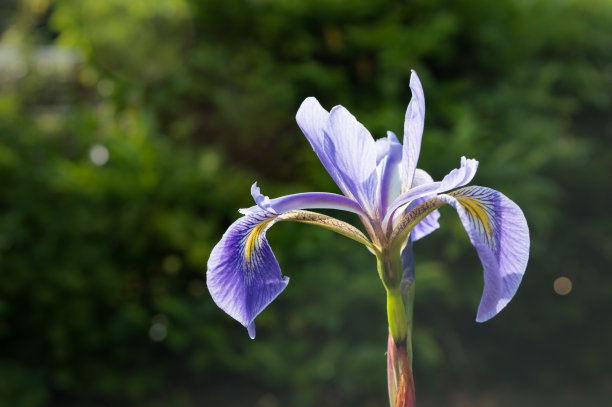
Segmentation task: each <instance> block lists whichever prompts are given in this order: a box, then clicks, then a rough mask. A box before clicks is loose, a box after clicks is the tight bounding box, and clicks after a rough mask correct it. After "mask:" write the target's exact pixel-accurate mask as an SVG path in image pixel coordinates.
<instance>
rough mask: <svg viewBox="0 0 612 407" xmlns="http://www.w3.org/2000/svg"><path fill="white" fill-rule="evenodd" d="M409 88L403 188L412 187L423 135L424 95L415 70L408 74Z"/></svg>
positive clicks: (403, 158)
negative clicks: (410, 96) (410, 92)
mask: <svg viewBox="0 0 612 407" xmlns="http://www.w3.org/2000/svg"><path fill="white" fill-rule="evenodd" d="M410 90H411V91H412V99H411V100H410V103H409V104H408V109H407V110H406V119H405V120H404V150H403V157H402V168H403V170H402V173H403V174H402V175H403V176H402V181H403V188H402V189H403V190H404V191H406V190H407V189H409V188H411V187H412V180H413V178H414V172H415V170H416V167H417V162H418V161H419V153H420V152H421V138H422V137H423V126H424V122H425V95H424V93H423V87H422V86H421V81H420V80H419V77H418V76H417V74H416V72H415V71H412V74H411V75H410Z"/></svg>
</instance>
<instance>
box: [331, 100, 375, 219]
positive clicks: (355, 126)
mask: <svg viewBox="0 0 612 407" xmlns="http://www.w3.org/2000/svg"><path fill="white" fill-rule="evenodd" d="M324 149H325V154H326V155H327V158H328V160H329V162H330V163H333V166H334V167H335V169H336V173H337V175H338V178H339V179H340V181H341V182H342V186H341V188H342V189H343V192H344V193H345V194H346V195H347V196H349V197H351V198H353V199H355V200H356V201H357V202H359V204H360V205H361V207H362V208H364V209H365V210H366V211H367V212H368V213H370V214H373V213H374V212H375V205H376V199H377V196H376V187H377V178H376V143H375V142H374V139H373V138H372V135H371V134H370V132H369V131H368V130H367V129H366V128H365V127H364V126H363V125H362V124H361V123H359V122H358V121H357V119H355V117H354V116H353V115H352V114H350V113H349V111H348V110H346V109H345V108H344V107H342V106H336V107H334V108H333V109H332V110H331V112H330V114H329V120H328V121H327V125H326V127H325V144H324Z"/></svg>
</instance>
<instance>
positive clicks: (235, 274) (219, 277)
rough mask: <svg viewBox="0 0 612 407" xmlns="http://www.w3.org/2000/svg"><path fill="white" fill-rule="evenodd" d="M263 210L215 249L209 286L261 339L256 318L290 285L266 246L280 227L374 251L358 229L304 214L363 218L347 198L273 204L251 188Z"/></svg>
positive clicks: (312, 195) (316, 196)
mask: <svg viewBox="0 0 612 407" xmlns="http://www.w3.org/2000/svg"><path fill="white" fill-rule="evenodd" d="M251 192H252V194H253V198H254V199H255V202H256V203H258V205H255V206H253V207H251V208H248V209H242V210H241V212H242V213H243V214H244V215H245V216H243V217H242V218H240V219H238V220H237V221H236V222H234V223H233V224H232V225H231V226H230V227H229V229H228V230H227V231H226V232H225V234H224V235H223V237H222V238H221V241H220V242H219V243H218V244H217V245H216V246H215V247H214V249H213V250H212V253H211V255H210V258H209V260H208V270H207V272H206V282H207V285H208V289H209V291H210V293H211V295H212V298H213V300H214V301H215V303H216V304H217V305H218V306H219V308H221V309H223V310H224V311H225V312H227V313H228V314H229V315H230V316H231V317H233V318H234V319H236V320H237V321H238V322H240V323H241V324H242V325H244V326H245V327H246V328H247V329H248V332H249V335H250V336H251V338H253V337H254V336H255V323H254V319H255V317H256V316H257V315H258V314H259V313H260V312H261V311H262V310H263V309H264V308H265V307H266V306H267V305H268V304H269V303H270V302H272V301H273V300H274V299H275V298H276V297H277V296H278V294H280V293H281V292H282V291H283V290H284V288H285V287H286V286H287V283H288V282H289V278H288V277H283V275H282V273H281V270H280V267H279V265H278V262H277V261H276V258H275V257H274V254H273V253H272V249H271V248H270V245H269V244H268V241H267V240H266V231H267V230H268V229H269V228H270V227H271V226H272V225H273V224H274V223H276V222H278V221H285V220H291V221H296V222H301V223H308V224H315V225H319V226H321V227H323V228H325V229H328V230H332V231H334V232H337V233H340V234H342V235H344V236H347V237H349V238H351V239H353V240H355V241H357V242H359V243H362V244H364V245H365V246H366V247H368V248H369V249H372V245H371V243H370V241H369V240H368V239H367V237H366V236H365V235H364V234H363V233H362V232H361V231H360V230H359V229H357V228H355V227H354V226H351V225H349V224H347V223H345V222H342V221H340V220H338V219H335V218H332V217H330V216H326V215H321V214H317V213H313V212H307V211H303V210H301V209H305V208H326V209H341V210H347V211H349V212H354V213H356V214H359V215H362V214H363V211H362V210H361V208H360V207H359V205H357V203H356V202H355V201H353V200H351V199H349V198H347V197H345V196H342V195H337V194H329V193H322V192H308V193H302V194H294V195H288V196H283V197H280V198H275V199H269V198H268V197H267V196H264V195H262V194H261V192H260V190H259V187H257V184H256V183H255V184H253V186H252V188H251Z"/></svg>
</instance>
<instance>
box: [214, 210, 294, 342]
mask: <svg viewBox="0 0 612 407" xmlns="http://www.w3.org/2000/svg"><path fill="white" fill-rule="evenodd" d="M275 218H276V215H274V214H272V213H270V212H266V211H263V210H262V211H260V212H258V213H251V214H248V215H246V216H243V217H242V218H240V219H238V220H237V221H236V222H234V223H233V224H232V225H231V226H230V227H229V229H228V230H227V231H226V232H225V234H224V235H223V237H222V238H221V241H220V242H219V243H217V245H216V246H215V247H214V249H213V250H212V253H211V254H210V258H209V259H208V271H207V272H206V284H207V286H208V290H209V291H210V294H211V295H212V298H213V300H214V301H215V303H216V304H217V305H218V306H219V308H221V309H222V310H223V311H225V312H227V313H228V314H229V315H230V316H231V317H232V318H234V319H236V320H237V321H238V322H240V323H241V324H242V325H244V326H245V327H247V329H248V331H249V335H250V336H251V338H254V337H255V324H254V322H253V320H254V319H255V317H256V316H257V314H259V313H260V312H261V311H262V310H263V309H264V308H265V307H266V306H267V305H268V304H269V303H270V302H272V300H274V299H275V298H276V297H277V296H278V294H280V293H281V292H282V291H283V290H284V289H285V287H286V286H287V283H289V278H288V277H283V275H282V273H281V270H280V267H279V265H278V262H277V261H276V258H275V257H274V254H273V253H272V249H271V248H270V245H269V244H268V241H267V240H266V230H268V228H269V227H270V226H272V225H273V224H274V221H275Z"/></svg>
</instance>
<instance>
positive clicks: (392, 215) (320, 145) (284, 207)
mask: <svg viewBox="0 0 612 407" xmlns="http://www.w3.org/2000/svg"><path fill="white" fill-rule="evenodd" d="M410 89H411V91H412V99H411V101H410V104H409V105H408V109H407V111H406V118H405V122H404V139H403V145H402V144H400V142H399V141H398V138H397V137H396V135H395V134H393V133H392V132H388V133H387V137H384V138H381V139H378V140H374V138H373V137H372V136H371V134H370V133H369V131H368V130H367V129H366V128H365V127H364V126H363V125H362V124H361V123H359V122H358V121H357V120H356V119H355V117H354V116H353V115H352V114H351V113H349V111H348V110H346V109H345V108H344V107H342V106H336V107H334V108H333V109H331V111H330V112H328V111H326V110H325V109H324V108H323V107H321V105H320V104H319V102H318V101H317V100H316V99H315V98H313V97H309V98H307V99H306V100H304V102H303V103H302V105H301V106H300V108H299V110H298V112H297V115H296V120H297V123H298V125H299V127H300V128H301V130H302V132H303V133H304V135H305V136H306V138H307V139H308V141H309V142H310V145H311V146H312V148H313V150H314V151H315V153H316V154H317V156H318V157H319V159H320V161H321V163H322V164H323V166H324V167H325V169H326V170H327V172H328V173H329V175H330V176H331V177H332V178H333V180H334V181H335V182H336V184H337V185H338V187H339V188H340V190H341V191H342V194H343V195H340V194H334V193H328V192H306V193H298V194H293V195H287V196H282V197H279V198H274V199H270V198H268V197H267V196H264V195H262V194H261V192H260V189H259V188H258V187H257V183H255V184H254V185H253V186H252V188H251V194H252V196H253V198H254V200H255V205H254V206H252V207H250V208H248V209H241V210H240V212H241V213H242V214H243V216H242V217H241V218H239V219H238V220H237V221H235V222H234V223H233V224H232V225H231V226H230V227H229V229H228V230H227V231H226V232H225V234H224V235H223V237H222V238H221V241H220V242H219V243H218V244H217V245H216V246H215V247H214V249H213V250H212V253H211V255H210V258H209V260H208V270H207V273H206V276H207V285H208V289H209V291H210V293H211V295H212V298H213V300H214V301H215V303H216V304H217V305H218V306H219V307H220V308H221V309H223V310H224V311H225V312H226V313H228V314H229V315H230V316H231V317H233V318H234V319H236V320H237V321H238V322H240V323H241V324H242V325H244V326H245V327H246V328H247V330H248V333H249V335H250V337H251V338H254V337H255V322H254V321H255V317H256V316H257V315H258V314H259V313H260V312H261V311H262V310H263V309H264V308H265V307H266V306H268V304H270V303H271V302H272V301H273V300H274V299H275V298H276V297H277V296H278V295H279V294H280V293H281V292H282V291H283V290H284V289H285V287H286V286H287V284H288V282H289V278H288V277H285V276H283V274H282V273H281V270H280V267H279V264H278V262H277V260H276V258H275V257H274V254H273V253H272V249H271V248H270V245H269V244H268V241H267V240H266V231H267V230H268V229H269V228H270V227H271V226H272V225H274V224H275V223H276V222H279V221H295V222H302V223H308V224H314V225H319V226H322V227H324V228H326V229H329V230H332V231H335V232H338V233H340V234H342V235H344V236H346V237H349V238H351V239H353V240H356V241H358V242H360V243H362V244H363V245H365V246H366V247H367V248H368V250H369V251H370V252H372V253H373V254H374V255H375V256H376V258H377V265H378V272H379V275H380V278H381V280H382V282H383V284H384V286H385V288H386V291H387V311H388V312H387V313H388V321H389V331H390V337H389V352H388V354H389V358H390V360H389V369H390V370H389V375H390V377H391V376H392V377H391V378H390V388H389V391H390V396H391V401H392V405H395V401H396V400H399V398H400V396H399V394H400V393H401V391H404V392H409V391H410V390H409V389H408V390H406V388H407V387H406V386H407V385H406V383H404V384H402V383H401V382H402V381H406V380H410V381H411V377H408V378H407V377H404V376H403V375H404V374H405V373H406V372H408V373H407V374H410V369H409V364H410V362H411V355H410V354H411V350H410V348H411V347H410V325H411V323H410V315H411V308H412V295H413V294H412V290H411V288H412V287H413V286H412V282H413V280H414V272H413V270H414V269H413V267H412V257H411V256H412V242H414V241H416V240H418V239H420V238H422V237H424V236H426V235H428V234H429V233H431V232H433V231H434V230H436V229H437V228H438V227H439V224H438V218H439V217H440V214H439V212H438V208H439V207H441V206H442V205H450V206H452V207H453V208H454V209H455V210H456V211H457V214H458V215H459V219H460V220H461V223H462V224H463V227H464V228H465V230H466V232H467V234H468V236H469V238H470V241H471V243H472V244H473V245H474V247H475V248H476V251H477V253H478V256H479V258H480V260H481V262H482V265H483V268H484V289H483V294H482V299H481V301H480V305H479V307H478V313H477V316H476V320H477V321H479V322H482V321H486V320H488V319H490V318H492V317H493V316H495V315H496V314H497V313H498V312H499V311H501V310H502V309H503V308H504V307H505V306H506V305H507V304H508V302H509V301H510V300H511V299H512V297H513V296H514V294H515V292H516V290H517V288H518V286H519V284H520V282H521V279H522V276H523V274H524V272H525V268H526V265H527V259H528V256H529V233H528V228H527V222H526V220H525V217H524V215H523V212H522V211H521V209H520V208H519V207H518V206H517V205H516V204H515V203H514V202H513V201H511V200H510V199H508V198H507V197H506V196H504V195H503V194H502V193H500V192H498V191H496V190H494V189H490V188H486V187H481V186H467V187H466V186H465V185H467V184H468V183H469V182H470V181H471V180H472V178H473V177H474V175H475V173H476V169H477V167H478V162H477V161H476V160H474V159H466V158H465V157H462V158H461V161H460V166H459V168H456V169H453V170H452V171H450V172H449V173H448V175H446V176H445V177H444V178H443V179H442V180H441V181H434V180H433V179H432V177H431V176H430V175H429V174H427V172H425V171H423V170H421V169H418V168H417V161H418V158H419V152H420V149H421V137H422V133H423V125H424V119H425V98H424V94H423V88H422V86H421V83H420V81H419V78H418V76H417V75H416V73H415V72H414V71H413V72H412V75H411V78H410ZM314 208H320V209H337V210H344V211H348V212H351V213H353V214H356V215H357V216H358V217H359V219H360V220H361V222H362V224H363V227H364V229H365V231H366V233H367V235H366V234H364V233H362V232H361V231H360V230H359V229H357V228H356V227H354V226H352V225H350V224H348V223H345V222H342V221H340V220H338V219H335V218H333V217H330V216H327V215H323V214H319V213H316V212H311V211H307V210H306V209H314ZM398 355H399V356H398ZM391 359H394V360H391ZM391 382H393V383H391ZM402 386H403V387H402ZM408 387H409V385H408ZM402 388H403V390H402ZM397 405H411V404H397Z"/></svg>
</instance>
